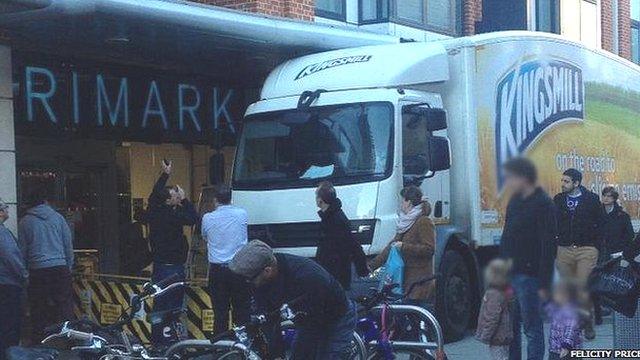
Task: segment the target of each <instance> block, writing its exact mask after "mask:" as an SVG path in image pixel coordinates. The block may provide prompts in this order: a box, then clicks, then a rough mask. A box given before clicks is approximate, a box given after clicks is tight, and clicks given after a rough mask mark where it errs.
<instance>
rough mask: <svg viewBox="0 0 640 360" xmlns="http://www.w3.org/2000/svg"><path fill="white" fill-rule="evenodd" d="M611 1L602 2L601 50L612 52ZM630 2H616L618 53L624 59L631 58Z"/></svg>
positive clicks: (628, 0) (603, 0)
mask: <svg viewBox="0 0 640 360" xmlns="http://www.w3.org/2000/svg"><path fill="white" fill-rule="evenodd" d="M613 1H615V0H602V2H601V6H602V7H601V14H602V48H603V49H604V50H607V51H610V52H614V51H613V50H614V49H613V46H614V39H613V36H614V34H613ZM630 6H631V5H630V0H618V53H617V55H620V56H622V57H624V58H627V59H629V58H630V57H631V21H630V16H631V14H630Z"/></svg>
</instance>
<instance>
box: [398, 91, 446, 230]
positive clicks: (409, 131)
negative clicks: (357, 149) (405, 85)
mask: <svg viewBox="0 0 640 360" xmlns="http://www.w3.org/2000/svg"><path fill="white" fill-rule="evenodd" d="M416 106H428V105H425V104H424V103H413V102H405V103H403V104H402V109H403V111H402V174H403V182H404V185H410V184H413V185H416V186H419V187H420V188H421V190H422V192H423V194H424V195H425V196H426V197H427V199H428V200H429V203H430V204H431V208H432V211H431V215H432V217H433V218H434V221H435V222H436V223H446V222H448V221H449V170H441V169H439V170H438V171H435V172H434V171H433V170H432V169H433V165H436V167H437V164H432V162H433V161H432V159H433V157H434V156H443V154H434V152H438V150H437V149H434V148H433V142H434V138H436V139H435V140H441V139H442V138H445V139H446V136H447V130H446V128H445V129H439V130H433V129H434V128H441V127H442V126H435V127H434V124H433V123H431V124H430V123H429V118H428V117H425V116H421V115H420V114H417V113H416V112H412V111H407V110H406V109H408V108H410V107H416ZM447 151H448V149H447ZM447 156H448V155H447Z"/></svg>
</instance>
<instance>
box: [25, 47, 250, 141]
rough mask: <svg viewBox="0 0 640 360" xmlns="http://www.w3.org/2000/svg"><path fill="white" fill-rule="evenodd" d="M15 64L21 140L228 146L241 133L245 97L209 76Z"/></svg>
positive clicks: (92, 65) (90, 66) (109, 67)
mask: <svg viewBox="0 0 640 360" xmlns="http://www.w3.org/2000/svg"><path fill="white" fill-rule="evenodd" d="M16 58H17V59H18V60H17V61H16V63H15V64H14V83H17V85H16V86H14V91H17V93H16V94H15V95H16V96H15V100H14V105H15V108H16V120H15V123H16V131H17V133H18V134H22V135H44V136H60V135H68V134H76V135H78V136H83V137H91V138H99V139H114V140H126V141H145V142H152V143H159V142H177V143H200V144H215V143H219V142H221V144H227V145H230V144H232V143H233V142H234V141H235V137H236V135H237V133H238V131H239V126H240V120H241V116H242V115H241V114H242V111H243V107H244V99H243V97H242V92H240V91H237V90H235V89H233V88H231V87H229V86H223V85H220V84H219V83H217V82H216V81H214V80H211V79H207V78H206V77H200V76H188V75H186V76H185V75H181V74H171V73H167V72H161V71H151V70H148V69H144V68H139V67H124V66H113V65H105V64H96V63H87V62H68V61H64V60H50V61H47V62H43V61H42V57H38V58H37V60H35V59H36V57H35V56H16ZM30 59H34V60H30Z"/></svg>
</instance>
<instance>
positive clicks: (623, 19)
mask: <svg viewBox="0 0 640 360" xmlns="http://www.w3.org/2000/svg"><path fill="white" fill-rule="evenodd" d="M618 29H619V30H618V32H619V43H620V44H619V45H618V46H619V55H620V56H622V57H623V58H626V59H631V2H630V0H618Z"/></svg>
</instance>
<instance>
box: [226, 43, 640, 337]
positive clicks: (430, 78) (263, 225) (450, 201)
mask: <svg viewBox="0 0 640 360" xmlns="http://www.w3.org/2000/svg"><path fill="white" fill-rule="evenodd" d="M639 138H640V68H638V66H636V65H634V64H632V63H630V62H628V61H626V60H624V59H621V58H619V57H617V56H614V55H612V54H610V53H607V52H604V51H600V50H595V49H589V48H587V47H585V46H584V45H581V44H579V43H575V42H571V41H569V40H566V39H563V38H561V37H559V36H555V35H551V34H543V33H530V32H501V33H491V34H483V35H477V36H472V37H464V38H457V39H447V40H440V41H433V42H427V43H403V44H389V45H380V46H368V47H359V48H349V49H344V50H337V51H330V52H324V53H319V54H314V55H308V56H304V57H300V58H297V59H293V60H290V61H287V62H286V63H284V64H282V65H280V66H279V67H277V68H276V69H274V70H273V71H272V73H271V74H270V75H269V77H268V78H267V80H266V82H265V84H264V86H263V89H262V92H261V97H260V100H259V101H257V102H255V103H254V104H252V105H250V106H249V108H248V109H247V111H246V118H245V121H244V125H243V130H242V135H241V137H240V140H239V144H238V148H237V153H236V159H235V163H234V173H233V188H234V195H233V196H234V202H235V203H236V204H237V205H239V206H241V207H244V208H246V209H247V211H248V213H249V223H250V225H249V232H250V238H258V239H262V240H264V241H266V242H268V243H269V244H271V245H272V246H274V247H275V248H277V249H278V250H279V251H286V252H291V253H295V254H299V255H304V256H314V254H315V246H316V244H317V241H318V238H319V236H320V233H319V229H318V227H319V218H318V215H317V213H316V211H317V209H316V205H315V194H314V189H315V187H316V186H317V185H318V183H319V182H320V181H324V180H327V181H331V182H332V183H333V184H334V185H336V187H337V191H338V195H339V197H340V198H341V199H342V203H343V209H344V211H345V213H346V214H347V216H348V217H349V219H350V220H351V222H352V232H353V234H354V236H355V237H356V238H357V239H358V240H359V241H360V242H361V243H362V245H363V247H364V248H365V251H366V252H367V253H368V254H370V255H374V254H377V253H379V252H380V251H381V250H382V249H383V248H384V247H385V245H386V244H387V243H388V242H389V241H390V240H391V239H392V238H393V236H394V233H395V221H396V213H397V211H398V206H399V196H398V193H399V191H400V189H401V188H402V187H403V185H405V184H408V183H411V184H417V185H419V186H420V187H421V188H422V190H423V191H424V193H425V194H426V195H427V197H428V198H429V201H430V202H431V204H432V207H433V213H432V217H433V220H434V222H435V223H436V228H437V246H436V248H437V249H436V254H435V261H434V266H435V268H436V270H437V271H438V272H439V273H440V274H441V278H440V280H439V281H438V284H437V292H436V293H437V296H436V306H437V312H438V316H439V318H440V320H441V322H442V324H443V326H444V328H445V331H446V333H447V335H448V336H449V338H450V339H453V338H458V337H460V336H462V334H463V333H464V331H465V330H466V329H467V327H468V326H469V325H470V324H471V323H472V322H473V320H474V319H473V318H474V313H475V311H474V309H476V308H477V305H478V299H479V297H480V291H481V280H480V275H479V265H478V264H479V260H478V259H481V258H483V257H484V256H483V254H484V253H492V252H495V249H496V247H497V245H498V244H499V241H500V234H501V231H502V226H503V222H504V212H505V207H506V204H507V201H508V194H505V193H504V192H503V189H502V174H501V164H503V163H504V162H505V161H507V160H508V159H511V158H513V157H515V156H520V155H526V156H528V157H529V158H531V159H533V161H534V162H535V163H536V165H537V167H538V169H539V173H540V181H541V185H542V186H543V187H544V188H545V190H546V191H547V192H549V194H550V195H552V196H553V194H554V193H556V192H558V191H559V188H560V187H559V184H560V177H561V175H560V174H561V173H562V172H563V171H564V170H565V169H567V168H570V167H573V168H577V169H579V170H581V171H582V172H583V173H584V185H585V186H586V187H587V188H589V189H591V190H593V191H595V192H599V191H600V189H601V188H602V187H603V186H605V185H608V184H613V185H614V186H616V187H617V188H618V189H619V191H620V194H621V203H622V205H623V206H624V207H625V208H626V210H627V211H628V212H629V213H630V214H631V216H632V218H633V219H634V221H635V222H637V220H638V215H639V211H640V206H639V205H640V202H639V201H640V169H639V168H638V167H637V166H635V164H634V162H635V161H637V159H639V158H640V139H639Z"/></svg>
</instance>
